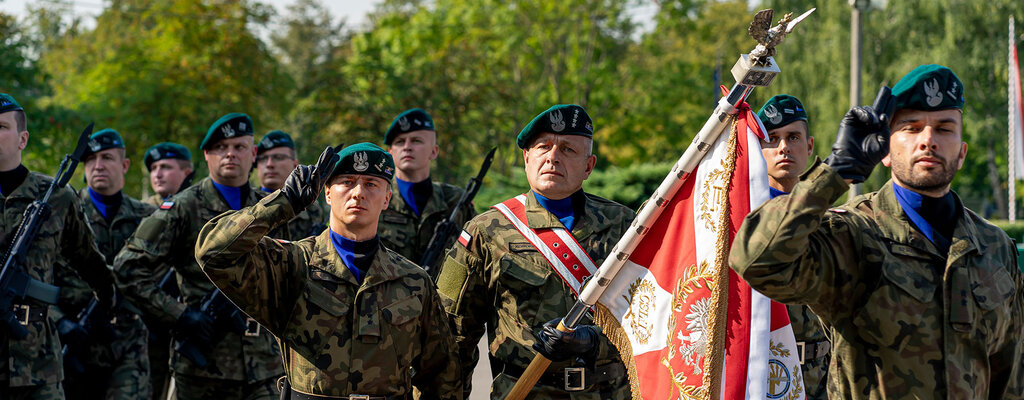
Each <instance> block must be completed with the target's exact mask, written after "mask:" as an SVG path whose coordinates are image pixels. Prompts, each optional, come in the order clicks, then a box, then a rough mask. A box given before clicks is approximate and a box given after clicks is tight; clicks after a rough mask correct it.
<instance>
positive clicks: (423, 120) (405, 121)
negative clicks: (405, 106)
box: [384, 108, 434, 146]
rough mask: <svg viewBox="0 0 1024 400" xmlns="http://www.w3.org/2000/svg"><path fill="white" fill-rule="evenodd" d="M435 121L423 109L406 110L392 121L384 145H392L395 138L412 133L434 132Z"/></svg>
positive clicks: (385, 135)
mask: <svg viewBox="0 0 1024 400" xmlns="http://www.w3.org/2000/svg"><path fill="white" fill-rule="evenodd" d="M433 130H434V120H433V119H431V118H430V114H427V112H426V111H423V109H421V108H413V109H411V110H405V111H404V112H402V113H401V114H398V116H397V117H395V120H394V121H391V127H389V128H388V131H387V133H385V134H384V144H386V145H389V146H390V145H391V141H393V140H395V136H398V135H401V134H403V133H407V132H412V131H433Z"/></svg>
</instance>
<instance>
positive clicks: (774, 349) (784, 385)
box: [768, 340, 804, 400]
mask: <svg viewBox="0 0 1024 400" xmlns="http://www.w3.org/2000/svg"><path fill="white" fill-rule="evenodd" d="M768 349H769V350H770V351H771V354H772V356H774V357H775V358H772V359H770V360H769V362H768V397H769V398H771V399H781V400H792V399H798V398H800V397H801V394H803V392H804V388H803V382H804V378H803V376H802V375H801V374H802V372H801V371H800V365H799V364H797V365H793V366H787V365H786V364H785V362H784V360H780V359H781V358H787V357H789V356H790V350H789V349H788V348H786V345H785V343H781V342H776V341H774V340H769V341H768Z"/></svg>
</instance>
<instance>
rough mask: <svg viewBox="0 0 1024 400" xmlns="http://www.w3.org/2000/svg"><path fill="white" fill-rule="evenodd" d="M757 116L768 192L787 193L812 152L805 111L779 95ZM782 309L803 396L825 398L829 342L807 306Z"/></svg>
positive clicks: (788, 306)
mask: <svg viewBox="0 0 1024 400" xmlns="http://www.w3.org/2000/svg"><path fill="white" fill-rule="evenodd" d="M757 117H758V118H759V119H760V120H761V122H762V123H764V127H765V129H767V130H768V134H767V141H765V142H763V143H761V154H762V155H764V159H765V161H766V162H767V164H768V165H767V166H768V190H770V191H771V197H772V198H775V197H778V196H781V195H784V194H788V193H789V192H790V191H792V190H793V186H796V183H797V182H798V181H799V180H800V173H802V172H803V171H804V169H805V168H807V160H808V158H809V157H810V156H811V153H813V152H814V138H813V137H811V134H810V129H809V125H808V121H807V112H806V111H804V105H803V104H802V103H800V100H799V99H797V98H796V97H793V96H790V95H788V94H780V95H777V96H774V97H772V98H771V99H769V100H768V102H767V103H764V106H762V107H761V110H760V111H758V112H757ZM786 307H787V308H788V309H789V320H790V322H792V323H793V335H794V336H796V341H797V342H796V346H797V352H798V353H799V354H797V357H798V358H799V359H800V370H801V372H803V381H804V393H805V394H806V395H807V399H808V400H813V399H826V398H827V397H826V390H827V385H828V381H827V380H826V379H825V378H826V374H827V372H828V361H829V357H828V352H829V350H830V349H831V343H829V341H828V339H827V338H826V337H825V332H824V330H823V329H822V327H821V321H820V320H819V319H818V316H817V315H814V313H813V312H812V311H811V309H810V308H809V307H807V306H806V305H802V304H790V305H787V306H786Z"/></svg>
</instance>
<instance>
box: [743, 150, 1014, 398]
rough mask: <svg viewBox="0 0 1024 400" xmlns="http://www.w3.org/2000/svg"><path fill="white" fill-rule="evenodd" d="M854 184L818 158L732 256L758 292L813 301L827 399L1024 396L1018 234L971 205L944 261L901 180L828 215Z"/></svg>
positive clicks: (751, 221) (760, 216)
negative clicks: (824, 352) (824, 331)
mask: <svg viewBox="0 0 1024 400" xmlns="http://www.w3.org/2000/svg"><path fill="white" fill-rule="evenodd" d="M847 189H848V185H847V184H846V183H845V182H843V179H842V178H841V177H840V176H839V175H838V174H836V173H835V172H834V171H832V170H831V169H830V168H828V166H826V165H825V164H823V163H821V161H820V160H819V161H816V162H815V165H813V166H812V167H811V168H810V170H809V171H808V172H806V173H805V174H804V175H803V176H802V177H801V181H800V183H798V184H797V185H796V188H795V189H794V190H793V192H792V193H791V194H790V195H789V196H780V197H778V198H775V199H772V200H770V201H768V202H766V203H765V204H764V205H762V206H761V207H759V208H758V209H757V210H755V211H754V212H752V213H751V214H750V215H748V216H747V217H746V220H745V221H744V222H743V225H742V227H741V228H740V231H739V232H738V233H737V235H736V238H735V240H734V241H733V247H732V250H731V254H730V260H729V261H730V265H731V266H732V268H733V269H734V270H736V272H737V273H739V274H740V275H741V276H742V277H743V278H744V279H745V280H746V281H747V282H749V283H750V286H752V287H753V288H755V289H757V290H758V291H760V292H761V293H764V294H765V295H767V296H769V297H772V298H774V299H775V300H778V301H781V302H785V303H799V304H807V305H809V306H810V307H811V309H812V310H813V311H814V312H815V313H816V314H818V316H819V317H821V318H822V320H823V321H824V322H825V323H826V325H827V326H828V327H829V330H830V331H831V336H832V339H833V348H834V351H833V355H832V362H831V365H830V368H829V372H828V375H829V387H828V390H829V396H830V397H832V398H843V399H852V398H857V399H882V398H890V399H891V398H907V399H910V398H920V399H947V398H948V399H996V398H998V399H1020V398H1022V396H1024V386H1022V384H1024V359H1022V358H1021V357H1022V352H1024V349H1022V347H1021V346H1022V343H1024V341H1022V340H1021V338H1022V336H1024V325H1022V323H1024V299H1022V293H1024V276H1022V274H1021V272H1020V271H1019V270H1018V269H1017V251H1016V249H1015V248H1014V246H1013V243H1012V241H1011V240H1010V238H1009V237H1007V236H1006V234H1005V233H1003V231H1002V230H1000V229H999V228H996V227H994V226H992V225H991V224H989V223H987V222H985V220H984V219H982V218H981V217H978V216H977V215H976V214H974V213H973V212H971V211H970V210H968V209H966V208H965V209H963V214H962V217H961V218H960V219H959V221H958V222H957V226H956V229H955V231H954V234H953V239H952V245H951V246H950V250H949V253H948V254H947V255H942V254H939V253H938V252H937V250H936V248H935V246H934V245H932V243H931V242H930V241H929V240H928V239H927V238H926V237H925V236H924V235H923V234H921V233H920V232H919V231H918V230H916V229H915V228H913V226H912V223H911V222H910V220H909V219H908V218H907V216H906V215H905V214H904V212H903V210H902V208H901V207H900V205H899V203H898V202H897V200H896V197H895V194H894V192H893V189H892V184H891V181H890V183H888V184H886V185H885V186H884V187H883V188H882V189H881V190H879V191H878V192H873V193H868V194H866V195H863V196H859V197H856V198H854V199H851V200H850V201H849V202H847V203H846V204H845V205H843V206H842V207H839V208H833V209H830V207H831V205H832V203H833V202H834V201H836V200H837V199H838V198H839V197H840V196H841V195H842V194H843V193H845V192H846V191H847Z"/></svg>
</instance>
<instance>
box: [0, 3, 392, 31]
mask: <svg viewBox="0 0 1024 400" xmlns="http://www.w3.org/2000/svg"><path fill="white" fill-rule="evenodd" d="M321 1H322V3H323V4H324V5H326V6H327V8H328V9H329V10H330V11H331V15H333V16H334V17H335V18H339V17H342V18H345V21H346V25H347V26H351V27H357V28H358V27H360V26H362V24H363V22H364V21H365V18H366V14H367V13H368V12H370V11H371V10H373V7H375V6H376V5H377V4H379V3H380V2H381V0H321ZM29 2H51V3H52V2H53V1H52V0H0V9H2V10H4V11H6V12H8V13H10V14H14V15H17V16H18V17H19V18H20V17H24V16H26V15H27V14H28V10H27V7H26V5H27V4H28V3H29ZM69 2H70V3H71V5H72V9H73V10H74V13H75V14H76V15H79V16H82V17H86V18H83V20H84V21H83V22H85V23H86V24H87V25H88V24H90V23H91V21H90V20H92V19H95V17H96V16H97V15H99V13H100V12H101V11H103V8H104V6H105V5H106V4H107V2H106V1H104V0H69ZM294 2H295V1H294V0H263V3H266V4H270V5H273V6H274V7H275V8H276V9H277V10H278V12H279V14H278V15H279V16H281V15H285V14H286V13H287V9H286V7H288V5H290V4H292V3H294Z"/></svg>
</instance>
